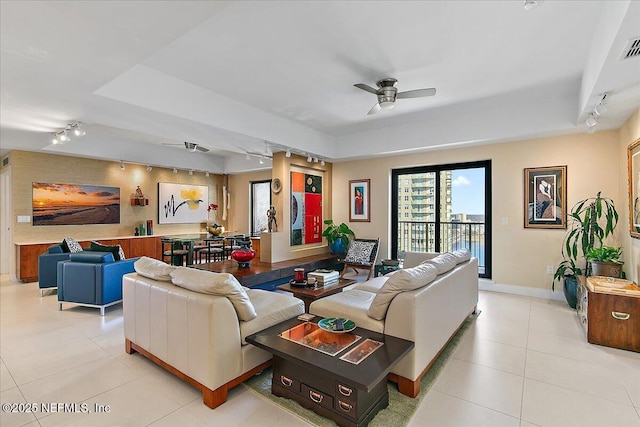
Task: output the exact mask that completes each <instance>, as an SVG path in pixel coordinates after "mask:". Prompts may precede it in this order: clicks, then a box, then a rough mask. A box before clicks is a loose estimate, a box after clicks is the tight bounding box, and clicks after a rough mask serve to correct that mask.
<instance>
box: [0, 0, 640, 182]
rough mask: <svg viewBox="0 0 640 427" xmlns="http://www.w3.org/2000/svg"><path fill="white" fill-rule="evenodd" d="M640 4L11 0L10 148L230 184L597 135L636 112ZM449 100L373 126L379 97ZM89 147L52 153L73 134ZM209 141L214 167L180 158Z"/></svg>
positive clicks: (428, 102)
mask: <svg viewBox="0 0 640 427" xmlns="http://www.w3.org/2000/svg"><path fill="white" fill-rule="evenodd" d="M639 36H640V1H611V0H609V1H593V0H587V1H578V0H568V1H560V0H547V1H539V5H538V6H537V7H536V8H534V9H533V10H530V11H526V10H525V9H524V8H523V1H522V0H508V1H505V0H499V1H477V0H476V1H435V0H434V1H423V2H416V1H390V2H385V1H370V2H368V1H358V2H355V1H342V2H339V1H335V2H324V1H304V2H302V1H301V2H292V1H261V2H253V1H252V2H248V1H247V2H196V1H179V2H171V1H164V2H148V1H128V2H111V1H91V2H77V1H42V2H23V1H6V0H3V1H2V2H0V46H1V52H0V53H1V57H0V70H1V76H0V77H1V80H0V89H1V93H0V95H1V105H0V126H1V128H0V131H1V134H0V144H1V148H2V152H6V151H7V150H10V149H23V150H34V151H39V150H46V151H49V152H57V153H62V154H71V155H81V156H88V157H95V158H102V159H112V160H119V159H123V160H125V161H131V162H137V163H143V164H152V165H156V166H167V167H174V166H175V167H178V168H191V169H195V170H202V171H211V172H217V173H234V172H239V171H243V170H251V169H258V168H260V167H268V166H269V162H267V163H266V164H265V165H264V166H261V165H259V164H258V161H257V159H255V158H254V159H252V160H250V161H248V160H246V159H245V153H246V152H247V151H250V152H255V153H263V152H264V150H265V141H268V142H269V144H270V146H271V149H272V150H273V151H280V150H282V149H283V148H284V147H291V148H293V149H294V151H297V152H300V153H303V152H305V153H307V152H308V153H312V154H313V155H316V156H318V157H321V158H322V157H324V158H327V160H331V161H341V160H346V159H353V158H362V157H367V156H379V155H389V154H393V153H401V152H412V151H424V150H428V149H436V148H441V147H446V146H451V145H454V146H460V145H465V144H479V143H483V144H486V143H491V142H500V141H513V140H524V139H529V138H533V137H540V136H551V135H560V134H570V133H579V132H585V130H586V126H585V125H584V120H585V118H586V116H587V114H588V113H589V112H591V111H592V110H593V107H594V105H595V104H596V103H597V102H598V100H599V99H600V98H601V96H602V94H603V93H605V92H607V93H608V94H609V95H608V96H607V104H608V107H609V108H608V109H609V111H608V113H607V114H606V115H604V116H602V117H600V119H599V124H598V127H597V129H598V130H603V129H613V128H617V127H619V126H620V125H621V124H622V123H623V122H624V121H625V120H626V119H627V118H628V117H629V116H630V115H631V114H632V113H633V112H634V111H635V110H636V109H637V108H640V57H636V58H633V59H627V60H624V61H620V60H619V57H620V54H621V53H622V51H623V48H624V46H625V44H626V43H627V41H628V40H629V39H631V38H635V37H639ZM384 77H393V78H396V79H398V89H399V91H404V90H412V89H419V88H428V87H435V88H437V94H436V96H434V97H428V98H417V99H401V100H398V101H397V104H396V106H395V108H393V109H392V110H383V111H381V112H380V113H379V114H377V115H373V116H368V115H367V114H366V113H367V111H368V110H369V109H370V108H371V107H372V106H373V105H374V104H375V102H376V98H375V96H374V95H372V94H369V93H367V92H364V91H362V90H360V89H357V88H355V87H354V86H353V84H354V83H365V84H368V85H370V86H375V82H376V81H377V80H379V79H380V78H384ZM78 120H80V121H82V122H84V123H86V124H87V126H86V127H87V135H86V136H84V137H83V138H81V139H73V140H72V141H71V142H69V143H67V144H64V145H55V146H54V145H52V144H50V140H51V137H52V133H53V132H55V131H57V130H60V129H62V128H64V126H65V125H66V124H68V123H73V122H75V121H78ZM183 141H189V142H195V143H198V144H201V145H202V146H205V147H207V148H209V149H210V150H211V151H210V152H209V153H207V154H203V153H189V152H187V151H186V150H185V149H184V148H183V147H181V146H180V145H176V146H167V145H163V143H175V144H181V143H182V142H183Z"/></svg>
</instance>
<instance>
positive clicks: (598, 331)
mask: <svg viewBox="0 0 640 427" xmlns="http://www.w3.org/2000/svg"><path fill="white" fill-rule="evenodd" d="M578 284H579V286H578V304H577V310H578V316H579V318H580V323H582V326H583V327H584V328H585V332H586V334H587V341H588V342H590V343H591V344H599V345H604V346H607V347H614V348H620V349H623V350H631V351H636V352H640V288H638V287H637V286H635V288H637V289H638V290H637V291H634V289H631V292H629V291H627V292H623V291H621V290H620V289H615V288H612V289H610V290H607V289H603V288H599V287H597V285H596V286H594V285H593V284H592V283H591V282H590V281H588V280H587V278H585V277H582V276H581V277H578Z"/></svg>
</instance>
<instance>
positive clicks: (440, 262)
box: [420, 252, 458, 275]
mask: <svg viewBox="0 0 640 427" xmlns="http://www.w3.org/2000/svg"><path fill="white" fill-rule="evenodd" d="M422 264H430V265H433V266H435V267H436V268H437V269H438V275H440V274H444V273H446V272H448V271H451V270H453V268H454V267H455V266H456V265H457V264H458V259H457V258H456V257H455V256H454V255H453V254H450V253H448V252H444V253H441V254H440V255H438V256H437V257H435V258H431V259H428V260H426V261H422V263H420V265H422Z"/></svg>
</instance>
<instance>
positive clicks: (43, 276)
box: [38, 245, 70, 296]
mask: <svg viewBox="0 0 640 427" xmlns="http://www.w3.org/2000/svg"><path fill="white" fill-rule="evenodd" d="M69 255H70V254H69V253H66V252H64V251H63V250H62V245H53V246H49V248H47V252H45V253H43V254H41V255H40V256H38V287H39V288H40V296H42V295H44V291H45V290H47V289H56V288H57V287H58V282H57V279H58V261H66V260H68V259H69Z"/></svg>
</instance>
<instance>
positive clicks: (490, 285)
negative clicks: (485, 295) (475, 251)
mask: <svg viewBox="0 0 640 427" xmlns="http://www.w3.org/2000/svg"><path fill="white" fill-rule="evenodd" d="M478 288H479V289H480V290H483V291H490V292H502V293H505V294H514V295H523V296H527V297H534V298H543V299H551V300H558V301H565V297H564V293H563V292H562V291H552V290H551V289H538V288H530V287H528V286H518V285H504V284H501V283H495V282H494V281H493V280H489V279H482V278H481V279H479V280H478Z"/></svg>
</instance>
